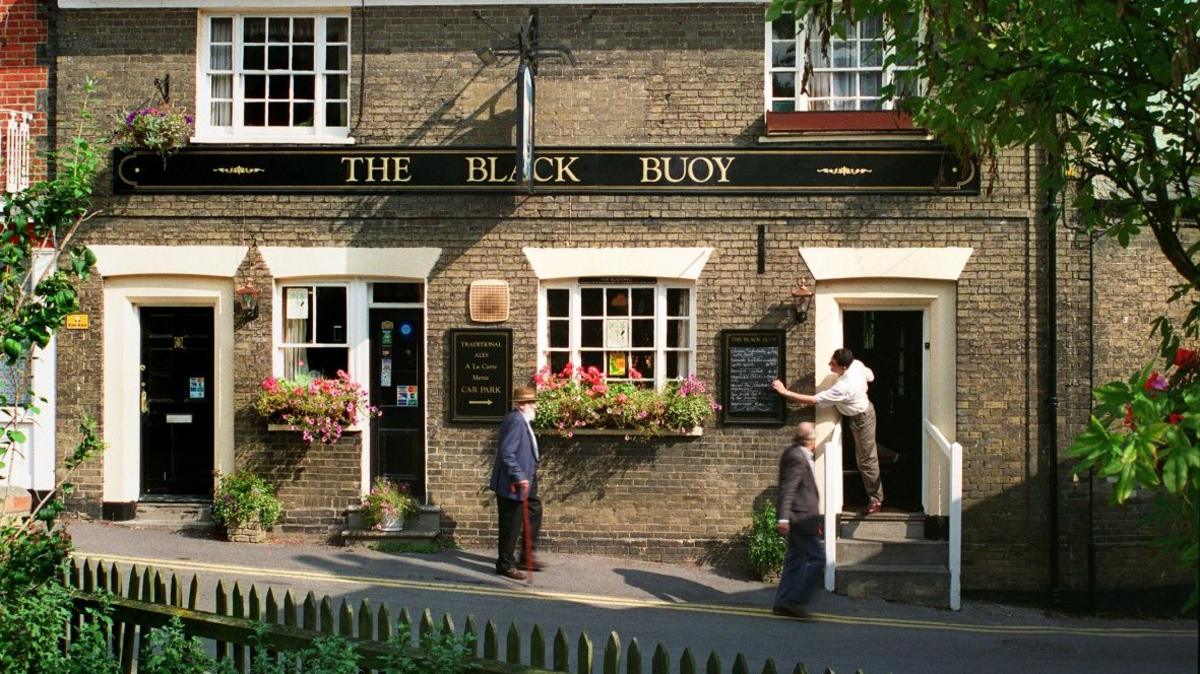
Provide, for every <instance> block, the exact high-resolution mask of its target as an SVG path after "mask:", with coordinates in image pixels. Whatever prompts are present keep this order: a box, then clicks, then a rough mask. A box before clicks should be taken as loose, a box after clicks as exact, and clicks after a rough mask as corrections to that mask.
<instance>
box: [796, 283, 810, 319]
mask: <svg viewBox="0 0 1200 674" xmlns="http://www.w3.org/2000/svg"><path fill="white" fill-rule="evenodd" d="M813 295H814V293H813V291H811V290H809V289H808V286H806V285H804V284H803V283H801V284H800V287H798V288H796V289H795V290H793V291H792V308H794V309H795V310H796V322H797V323H803V322H805V321H807V320H808V309H809V307H811V306H812V301H813Z"/></svg>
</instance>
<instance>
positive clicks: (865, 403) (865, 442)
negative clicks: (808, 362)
mask: <svg viewBox="0 0 1200 674" xmlns="http://www.w3.org/2000/svg"><path fill="white" fill-rule="evenodd" d="M829 369H830V370H831V371H833V373H834V374H836V375H837V376H838V378H837V381H835V382H834V383H833V386H830V387H829V388H827V389H825V390H824V391H821V392H820V393H818V394H817V395H815V396H810V395H805V394H803V393H794V392H792V391H789V390H788V388H787V386H786V385H784V383H783V382H781V381H779V380H778V379H776V380H775V381H773V382H771V386H772V387H774V389H775V391H776V392H777V393H779V395H781V396H783V397H784V398H787V399H788V400H794V401H796V402H798V403H801V404H803V405H816V406H817V407H829V406H831V405H832V406H833V407H834V408H836V409H837V411H838V413H839V414H841V415H842V416H843V417H845V418H847V419H849V420H850V432H851V433H853V434H854V447H855V459H856V460H857V462H858V472H859V474H860V475H862V481H863V487H865V488H866V490H867V499H868V502H867V513H868V514H869V513H877V512H879V511H880V510H882V509H883V483H882V482H881V481H880V479H879V452H878V449H877V448H876V446H875V406H874V405H872V404H871V401H870V400H869V399H868V398H867V384H868V383H870V382H872V381H875V373H874V372H871V368H869V367H867V366H866V365H863V363H862V361H860V360H855V359H854V352H853V351H851V350H850V349H838V350H837V351H834V352H833V357H832V358H830V359H829Z"/></svg>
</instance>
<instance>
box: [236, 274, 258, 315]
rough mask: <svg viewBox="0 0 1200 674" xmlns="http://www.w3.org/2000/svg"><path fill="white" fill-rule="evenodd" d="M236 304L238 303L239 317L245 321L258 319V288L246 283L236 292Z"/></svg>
mask: <svg viewBox="0 0 1200 674" xmlns="http://www.w3.org/2000/svg"><path fill="white" fill-rule="evenodd" d="M234 302H236V303H237V310H238V315H239V316H241V317H242V319H244V320H247V321H248V320H251V319H254V318H258V288H255V287H254V284H253V283H250V282H246V283H245V284H243V285H242V286H241V287H239V288H238V289H237V290H235V291H234Z"/></svg>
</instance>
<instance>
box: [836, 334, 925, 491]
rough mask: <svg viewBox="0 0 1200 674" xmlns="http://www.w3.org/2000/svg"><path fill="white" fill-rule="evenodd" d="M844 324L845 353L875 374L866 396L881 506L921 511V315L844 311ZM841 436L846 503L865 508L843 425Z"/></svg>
mask: <svg viewBox="0 0 1200 674" xmlns="http://www.w3.org/2000/svg"><path fill="white" fill-rule="evenodd" d="M843 322H844V326H845V334H844V344H845V345H846V348H848V349H850V350H851V351H853V352H854V356H855V358H858V359H859V360H861V361H862V362H863V363H864V364H866V366H867V367H869V368H871V370H872V371H873V372H874V373H875V381H873V382H871V385H870V388H869V390H868V393H869V395H870V398H871V402H872V403H874V405H875V417H876V429H875V441H876V444H877V445H879V465H880V471H881V474H882V479H883V492H884V502H885V503H886V504H887V506H888V507H889V508H898V509H900V510H909V511H920V510H921V508H922V506H921V435H922V433H923V432H924V431H923V429H922V424H923V419H922V412H921V399H922V390H921V386H922V382H921V378H922V368H923V367H924V365H923V361H924V354H923V349H924V345H923V343H922V341H921V335H922V312H920V311H847V312H845V314H844V315H843ZM842 437H844V438H846V441H845V443H844V444H843V447H844V449H843V454H842V467H843V469H844V471H845V474H844V478H845V479H844V481H843V493H844V494H845V503H846V505H848V506H862V505H866V502H867V498H866V492H865V491H864V490H863V485H862V478H861V477H860V476H859V474H858V466H857V464H856V463H855V460H854V438H853V436H852V435H851V433H850V426H849V424H845V425H844V426H843V428H842Z"/></svg>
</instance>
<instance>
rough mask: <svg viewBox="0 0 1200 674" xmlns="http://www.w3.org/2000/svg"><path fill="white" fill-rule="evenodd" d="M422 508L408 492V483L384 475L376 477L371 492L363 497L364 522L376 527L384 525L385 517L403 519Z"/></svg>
mask: <svg viewBox="0 0 1200 674" xmlns="http://www.w3.org/2000/svg"><path fill="white" fill-rule="evenodd" d="M420 509H421V507H420V506H419V505H418V504H417V500H416V499H415V498H413V497H412V495H411V494H409V493H408V483H406V482H399V483H397V482H393V481H391V480H389V479H387V478H386V477H383V476H379V477H377V478H375V482H374V483H373V484H372V485H371V493H369V494H367V495H366V496H364V497H363V499H362V514H363V522H364V523H365V524H366V525H367V526H368V527H372V528H375V529H378V528H380V527H382V526H383V523H384V520H385V519H392V518H397V519H399V520H401V521H403V520H404V518H405V517H408V516H409V515H413V514H415V513H416V512H417V511H419V510H420Z"/></svg>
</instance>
